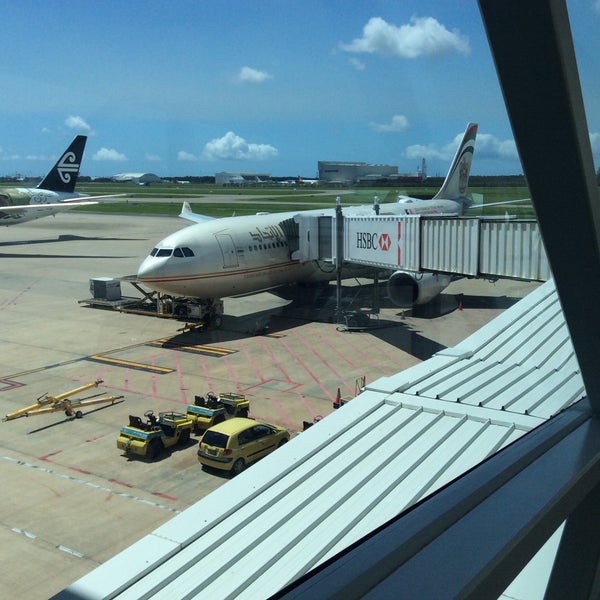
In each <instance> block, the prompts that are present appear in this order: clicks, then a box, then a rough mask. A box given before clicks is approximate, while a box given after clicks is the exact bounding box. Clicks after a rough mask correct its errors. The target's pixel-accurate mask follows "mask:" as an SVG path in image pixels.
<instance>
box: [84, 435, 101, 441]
mask: <svg viewBox="0 0 600 600" xmlns="http://www.w3.org/2000/svg"><path fill="white" fill-rule="evenodd" d="M103 437H104V436H103V435H97V436H96V437H93V438H88V439H87V440H85V441H86V442H95V441H96V440H101V439H102V438H103Z"/></svg>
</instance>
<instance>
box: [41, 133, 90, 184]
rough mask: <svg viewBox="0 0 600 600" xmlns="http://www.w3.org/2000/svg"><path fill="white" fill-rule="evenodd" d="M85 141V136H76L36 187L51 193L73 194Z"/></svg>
mask: <svg viewBox="0 0 600 600" xmlns="http://www.w3.org/2000/svg"><path fill="white" fill-rule="evenodd" d="M86 141H87V136H85V135H78V136H77V137H76V138H75V139H74V140H73V141H72V142H71V145H70V146H69V147H68V148H67V149H66V150H65V151H64V152H63V154H62V156H61V157H60V158H59V159H58V161H57V163H56V164H55V165H54V167H52V169H51V171H50V172H49V173H48V175H46V177H44V179H43V180H42V181H41V182H40V183H39V184H38V186H37V187H38V188H40V189H44V190H51V191H53V192H68V193H72V192H74V191H75V183H77V176H78V175H79V167H80V165H81V159H82V158H83V151H84V149H85V143H86Z"/></svg>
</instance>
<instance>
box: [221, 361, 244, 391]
mask: <svg viewBox="0 0 600 600" xmlns="http://www.w3.org/2000/svg"><path fill="white" fill-rule="evenodd" d="M222 360H223V362H224V364H225V367H226V368H227V372H228V373H229V377H230V378H231V381H233V383H234V385H235V389H236V390H239V389H240V382H239V380H238V378H237V375H236V374H235V371H234V370H233V369H232V367H231V362H230V360H229V357H227V356H224V357H223V358H222Z"/></svg>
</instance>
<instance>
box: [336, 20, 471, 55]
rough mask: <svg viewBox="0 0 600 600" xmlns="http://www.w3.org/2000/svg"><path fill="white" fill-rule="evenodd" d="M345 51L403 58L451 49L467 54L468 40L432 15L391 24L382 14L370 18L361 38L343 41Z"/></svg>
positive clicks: (442, 52)
mask: <svg viewBox="0 0 600 600" xmlns="http://www.w3.org/2000/svg"><path fill="white" fill-rule="evenodd" d="M340 47H341V48H342V50H345V51H346V52H358V53H368V54H383V55H386V56H398V57H400V58H418V57H420V56H437V55H442V54H449V53H450V52H461V53H463V54H468V53H469V51H470V49H469V41H468V39H467V38H466V37H465V36H462V35H461V34H460V33H459V32H458V31H448V30H447V29H446V28H445V27H444V26H443V25H442V24H441V23H440V22H439V21H437V20H436V19H434V18H433V17H423V18H417V17H413V18H412V19H411V20H410V24H407V25H401V26H400V27H397V26H396V25H391V24H390V23H387V22H386V21H384V20H383V19H382V18H381V17H373V18H371V19H369V21H368V22H367V24H366V25H365V26H364V27H363V34H362V37H360V38H356V39H354V40H353V41H352V43H350V44H340Z"/></svg>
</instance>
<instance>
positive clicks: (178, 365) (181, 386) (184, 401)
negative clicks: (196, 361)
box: [173, 351, 188, 404]
mask: <svg viewBox="0 0 600 600" xmlns="http://www.w3.org/2000/svg"><path fill="white" fill-rule="evenodd" d="M173 355H174V356H175V368H176V370H177V378H178V379H179V391H180V392H181V402H182V404H187V403H188V401H187V396H186V394H185V386H184V384H183V373H182V372H181V363H180V362H179V352H176V351H173Z"/></svg>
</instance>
